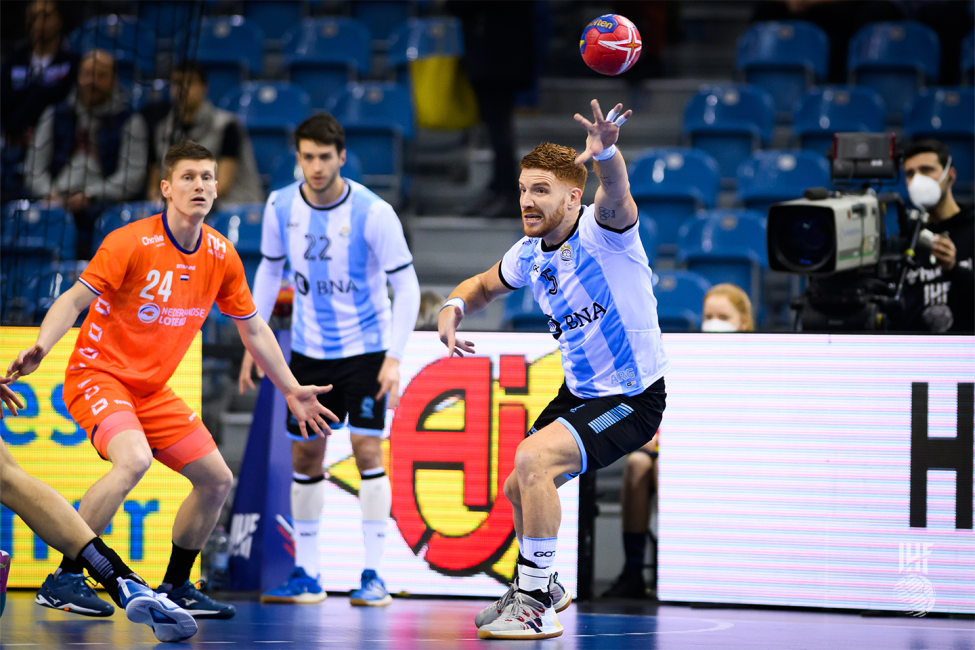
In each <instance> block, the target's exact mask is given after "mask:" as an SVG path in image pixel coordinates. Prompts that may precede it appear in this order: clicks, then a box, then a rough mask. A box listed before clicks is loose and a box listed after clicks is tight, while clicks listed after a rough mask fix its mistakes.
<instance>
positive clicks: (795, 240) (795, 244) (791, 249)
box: [770, 207, 834, 272]
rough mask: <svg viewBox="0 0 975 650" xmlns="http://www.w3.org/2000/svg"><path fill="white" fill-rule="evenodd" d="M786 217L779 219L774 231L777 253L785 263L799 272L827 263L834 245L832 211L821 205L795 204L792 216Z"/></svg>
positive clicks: (791, 211) (814, 268)
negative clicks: (799, 205) (820, 206)
mask: <svg viewBox="0 0 975 650" xmlns="http://www.w3.org/2000/svg"><path fill="white" fill-rule="evenodd" d="M782 217H784V218H780V219H776V220H775V221H776V222H777V224H776V225H777V227H776V228H775V230H776V231H777V232H775V234H774V240H775V244H776V248H777V251H776V253H777V256H778V258H779V260H780V261H781V262H782V264H783V265H785V266H786V268H788V269H790V270H793V271H798V272H804V271H815V270H816V269H818V268H819V267H821V266H823V265H824V264H825V263H826V262H827V261H828V260H829V258H830V256H831V254H832V252H833V248H834V242H833V238H834V234H833V228H832V227H833V221H832V219H833V215H832V211H831V210H828V209H827V210H824V209H822V208H818V207H807V208H805V209H801V208H800V209H796V208H793V209H792V210H790V211H789V213H788V216H785V215H782ZM770 221H771V220H770ZM770 234H772V233H770Z"/></svg>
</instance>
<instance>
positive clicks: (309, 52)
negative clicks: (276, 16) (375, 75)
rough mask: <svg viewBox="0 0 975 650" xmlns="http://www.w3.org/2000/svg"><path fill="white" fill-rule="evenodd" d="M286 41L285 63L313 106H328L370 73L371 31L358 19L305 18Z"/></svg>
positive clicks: (285, 36) (294, 80)
mask: <svg viewBox="0 0 975 650" xmlns="http://www.w3.org/2000/svg"><path fill="white" fill-rule="evenodd" d="M283 43H284V60H283V66H284V68H285V69H286V70H287V71H288V75H289V77H290V78H291V82H292V83H295V84H298V85H299V86H301V87H302V88H303V89H304V90H305V92H307V93H308V96H309V97H310V98H311V102H312V106H315V107H319V108H320V107H323V106H325V104H326V103H327V102H328V99H329V97H331V96H332V95H334V94H335V93H337V92H339V91H340V90H342V89H343V88H344V87H345V84H347V83H348V82H349V81H354V80H355V79H357V78H359V77H362V76H366V75H368V74H369V69H370V67H371V50H370V47H369V30H368V28H367V27H366V26H365V25H363V24H362V23H361V22H359V21H358V20H356V19H354V18H305V19H304V20H303V21H301V23H299V24H298V25H295V26H294V27H292V28H291V29H289V30H288V31H287V32H286V33H285V35H284V40H283Z"/></svg>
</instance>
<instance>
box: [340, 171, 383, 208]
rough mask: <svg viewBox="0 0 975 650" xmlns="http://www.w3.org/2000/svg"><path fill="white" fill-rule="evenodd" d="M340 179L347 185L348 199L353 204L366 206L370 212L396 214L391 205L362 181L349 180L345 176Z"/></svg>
mask: <svg viewBox="0 0 975 650" xmlns="http://www.w3.org/2000/svg"><path fill="white" fill-rule="evenodd" d="M342 180H344V181H345V182H346V184H347V185H348V186H349V201H350V202H351V203H352V205H353V206H355V205H360V206H362V207H364V208H367V209H368V210H369V213H370V214H372V213H378V212H385V213H392V214H396V212H395V210H393V206H391V205H390V204H389V203H388V202H387V201H386V200H384V199H383V198H382V197H381V196H379V195H378V194H376V193H375V192H373V191H372V190H370V189H369V188H368V187H366V186H365V185H363V184H362V183H357V182H355V181H350V180H349V179H347V178H343V179H342Z"/></svg>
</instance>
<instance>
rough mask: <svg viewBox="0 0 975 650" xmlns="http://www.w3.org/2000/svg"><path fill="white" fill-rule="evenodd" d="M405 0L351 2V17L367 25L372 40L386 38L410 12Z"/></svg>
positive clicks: (409, 3)
mask: <svg viewBox="0 0 975 650" xmlns="http://www.w3.org/2000/svg"><path fill="white" fill-rule="evenodd" d="M411 4H412V3H411V2H408V1H407V0H372V1H371V2H353V3H352V17H353V18H355V19H357V20H360V21H362V23H363V24H365V25H366V26H368V27H369V34H370V37H371V38H372V40H374V41H385V40H388V39H389V37H390V35H391V34H392V33H393V30H394V29H396V28H397V27H399V26H400V25H402V24H403V23H405V22H406V21H407V20H408V19H409V17H410V13H412V7H411Z"/></svg>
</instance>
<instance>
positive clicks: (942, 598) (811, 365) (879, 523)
mask: <svg viewBox="0 0 975 650" xmlns="http://www.w3.org/2000/svg"><path fill="white" fill-rule="evenodd" d="M664 345H665V347H666V350H667V354H668V356H669V357H670V359H671V365H672V371H671V372H670V373H669V374H668V375H667V378H666V381H667V411H666V412H665V414H664V419H663V424H662V432H661V445H660V446H661V454H660V457H661V464H660V520H659V537H660V546H659V567H660V568H659V584H658V591H659V596H660V598H661V599H662V600H670V601H690V602H725V603H752V604H769V605H788V606H807V607H809V606H811V607H829V608H855V609H879V610H898V611H905V612H911V613H913V614H914V615H924V614H926V613H928V612H967V613H972V612H975V532H973V529H972V511H973V497H972V485H973V472H972V466H973V456H975V445H973V435H972V419H973V416H972V411H973V406H972V402H973V384H975V339H973V338H972V337H930V336H924V337H922V336H916V337H914V336H866V335H864V336H836V335H742V334H710V335H701V334H687V335H666V336H665V337H664ZM597 552H598V549H597Z"/></svg>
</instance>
